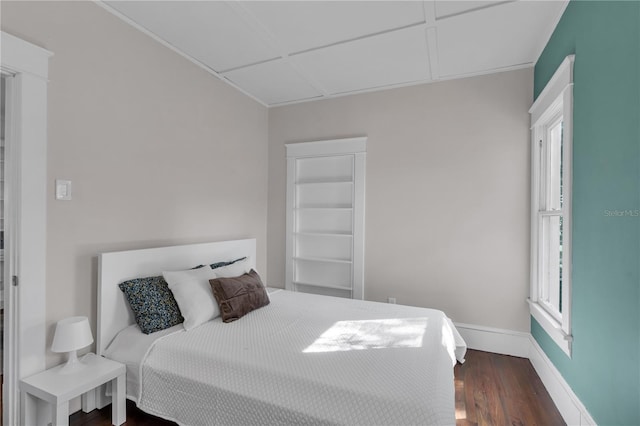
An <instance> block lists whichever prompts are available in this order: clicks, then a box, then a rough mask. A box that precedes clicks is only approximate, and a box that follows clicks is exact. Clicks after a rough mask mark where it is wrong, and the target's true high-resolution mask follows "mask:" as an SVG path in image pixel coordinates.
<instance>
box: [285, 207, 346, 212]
mask: <svg viewBox="0 0 640 426" xmlns="http://www.w3.org/2000/svg"><path fill="white" fill-rule="evenodd" d="M295 210H338V211H340V210H342V211H349V210H353V207H329V206H327V207H296V208H295Z"/></svg>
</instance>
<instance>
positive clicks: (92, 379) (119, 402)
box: [20, 354, 127, 426]
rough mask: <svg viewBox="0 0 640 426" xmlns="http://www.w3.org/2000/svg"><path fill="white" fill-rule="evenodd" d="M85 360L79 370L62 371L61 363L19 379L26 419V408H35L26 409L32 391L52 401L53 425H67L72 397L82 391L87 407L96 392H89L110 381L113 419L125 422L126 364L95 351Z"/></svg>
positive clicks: (33, 393) (35, 394) (37, 396)
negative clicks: (88, 399)
mask: <svg viewBox="0 0 640 426" xmlns="http://www.w3.org/2000/svg"><path fill="white" fill-rule="evenodd" d="M83 362H84V363H86V364H87V366H86V367H85V368H84V369H82V370H80V371H78V372H73V373H71V374H60V373H59V372H58V370H60V369H61V368H62V365H59V366H57V367H53V368H50V369H49V370H46V371H43V372H42V373H38V374H35V375H33V376H31V377H28V378H26V379H23V380H20V391H21V395H22V404H21V405H22V407H23V420H25V421H26V420H27V419H26V418H25V417H24V416H26V415H27V414H28V413H27V412H25V411H33V410H26V406H27V404H28V401H29V395H33V396H34V397H36V398H38V399H40V400H42V401H45V402H48V403H49V404H50V405H51V409H52V421H53V426H58V425H68V424H69V401H70V400H71V399H73V398H75V397H77V396H80V395H82V406H83V407H85V406H86V402H87V398H92V397H93V395H94V394H92V393H90V392H91V391H93V390H94V389H95V388H97V387H98V386H100V385H103V384H105V383H107V382H109V381H111V391H112V395H113V396H112V401H113V404H112V409H111V422H112V423H113V424H114V425H118V426H119V425H121V424H122V423H124V422H125V420H126V419H127V407H126V403H125V374H126V368H125V366H124V364H121V363H119V362H116V361H112V360H110V359H106V358H103V357H100V356H97V355H94V354H89V356H85V357H84V358H83ZM32 423H33V420H31V421H30V422H29V424H32Z"/></svg>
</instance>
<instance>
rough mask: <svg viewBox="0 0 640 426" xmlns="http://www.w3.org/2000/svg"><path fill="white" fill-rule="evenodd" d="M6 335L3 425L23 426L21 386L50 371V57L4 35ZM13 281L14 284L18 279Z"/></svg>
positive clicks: (10, 36)
mask: <svg viewBox="0 0 640 426" xmlns="http://www.w3.org/2000/svg"><path fill="white" fill-rule="evenodd" d="M0 37H1V41H2V56H1V58H0V69H1V70H2V72H3V73H6V74H9V75H11V76H12V77H11V78H9V79H8V85H7V96H8V97H10V98H9V99H10V102H11V103H10V104H9V106H10V108H8V109H7V110H8V115H7V121H6V124H7V126H6V131H7V134H5V166H6V172H5V174H6V181H5V199H6V200H8V202H6V204H5V206H7V207H8V208H6V209H5V210H6V212H5V213H6V215H5V225H8V227H7V228H8V230H9V232H8V233H5V253H7V256H5V277H6V278H7V279H5V280H4V286H5V291H4V299H5V302H4V303H5V329H4V342H5V345H4V348H5V357H4V368H3V375H4V384H3V386H4V389H3V398H4V404H3V408H4V409H3V423H4V424H6V425H11V424H21V423H22V421H21V419H24V414H25V413H23V412H21V409H20V407H21V406H23V407H24V405H25V404H21V402H20V395H19V389H18V381H19V380H20V379H21V378H24V377H27V376H29V375H31V374H34V373H36V372H39V371H42V370H44V369H45V357H46V292H45V290H46V254H47V252H46V223H47V209H46V200H47V197H46V196H47V83H48V72H49V58H50V57H51V56H52V55H53V53H52V52H50V51H48V50H46V49H43V48H41V47H39V46H36V45H34V44H31V43H28V42H26V41H24V40H22V39H20V38H18V37H15V36H13V35H11V34H8V33H6V32H1V34H0ZM14 277H15V278H14Z"/></svg>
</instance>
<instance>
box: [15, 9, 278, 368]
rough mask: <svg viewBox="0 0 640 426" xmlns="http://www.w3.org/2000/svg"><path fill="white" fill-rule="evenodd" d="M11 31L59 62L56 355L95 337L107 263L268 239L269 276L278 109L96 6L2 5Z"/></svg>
mask: <svg viewBox="0 0 640 426" xmlns="http://www.w3.org/2000/svg"><path fill="white" fill-rule="evenodd" d="M2 30H3V31H5V32H8V33H11V34H13V35H15V36H17V37H20V38H23V39H25V40H27V41H29V42H31V43H34V44H36V45H39V46H42V47H44V48H46V49H49V50H51V51H53V52H54V56H53V57H52V58H51V61H50V68H49V77H50V83H49V105H48V114H49V124H48V127H49V129H48V158H47V167H48V177H49V195H48V199H47V203H48V207H47V218H48V220H47V239H48V242H47V282H46V291H47V313H46V317H47V323H48V342H47V346H50V343H51V339H52V335H53V326H54V323H55V322H56V321H58V320H60V319H62V318H65V317H68V316H72V315H87V316H89V318H90V321H91V323H92V324H93V326H94V332H95V320H96V284H97V263H96V256H97V254H98V253H100V252H103V251H113V250H122V249H134V248H145V247H152V246H159V245H172V244H179V243H190V242H204V241H215V240H224V239H233V238H244V237H255V238H257V242H258V259H257V261H258V269H259V270H260V272H261V273H262V274H264V275H265V276H266V260H265V259H266V215H267V183H266V182H267V162H266V161H265V158H266V157H267V132H268V130H267V124H268V122H267V113H268V111H267V109H266V108H265V107H263V106H261V105H260V104H258V103H256V102H254V101H253V100H251V99H250V98H248V97H247V96H245V95H243V94H241V93H239V92H238V91H236V90H235V89H233V88H232V87H230V86H228V85H226V84H224V83H223V82H221V81H219V80H218V79H216V78H215V77H213V76H211V75H210V74H208V73H206V72H205V71H203V70H202V69H200V68H198V67H197V66H195V65H193V64H192V63H190V62H189V61H187V60H186V59H184V58H182V57H180V56H179V55H176V54H175V53H174V52H172V51H170V50H169V49H167V48H165V47H163V46H162V45H160V44H159V43H157V42H155V41H154V40H152V39H151V38H149V37H148V36H146V35H144V34H142V33H141V32H139V31H138V30H136V29H134V28H133V27H131V26H130V25H128V24H126V23H124V22H123V21H121V20H120V19H118V18H116V17H115V16H113V15H111V14H109V13H108V12H106V11H105V10H104V9H102V8H100V7H99V6H97V5H95V4H94V3H92V2H37V3H36V2H6V1H3V2H2ZM56 178H62V179H70V180H72V181H73V200H72V201H56V200H55V199H54V180H55V179H56ZM58 360H59V358H58V357H57V356H56V355H55V354H52V353H51V352H49V354H48V365H51V364H54V363H56V362H58Z"/></svg>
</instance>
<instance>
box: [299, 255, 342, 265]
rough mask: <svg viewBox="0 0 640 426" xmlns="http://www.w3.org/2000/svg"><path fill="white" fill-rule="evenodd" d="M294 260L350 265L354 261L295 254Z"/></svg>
mask: <svg viewBox="0 0 640 426" xmlns="http://www.w3.org/2000/svg"><path fill="white" fill-rule="evenodd" d="M293 260H305V261H308V262H327V263H342V264H346V265H350V264H351V263H353V262H352V261H350V260H342V259H328V258H326V257H299V256H294V257H293Z"/></svg>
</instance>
